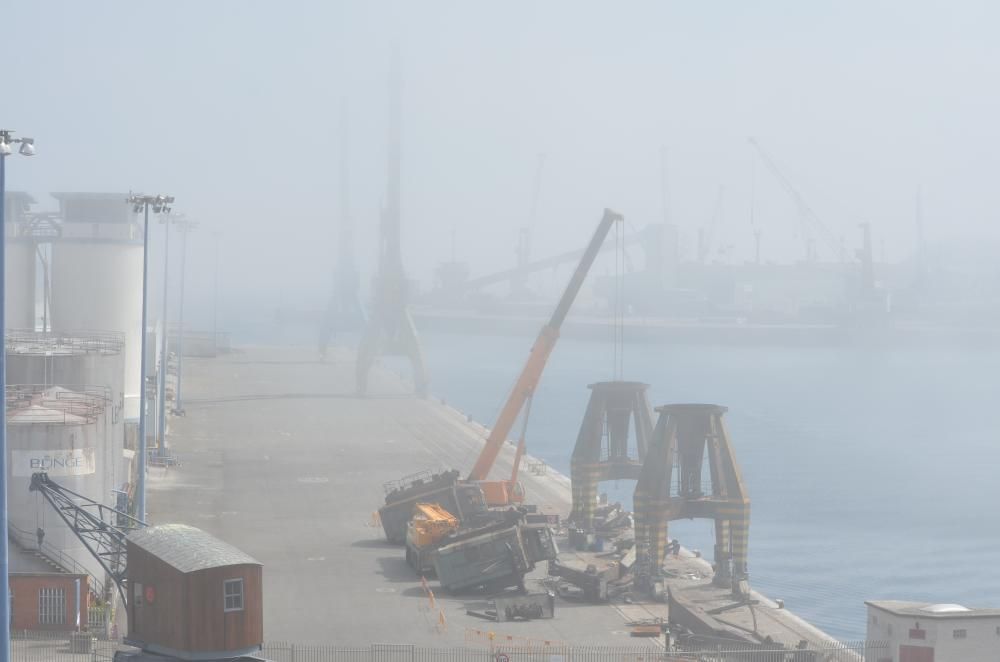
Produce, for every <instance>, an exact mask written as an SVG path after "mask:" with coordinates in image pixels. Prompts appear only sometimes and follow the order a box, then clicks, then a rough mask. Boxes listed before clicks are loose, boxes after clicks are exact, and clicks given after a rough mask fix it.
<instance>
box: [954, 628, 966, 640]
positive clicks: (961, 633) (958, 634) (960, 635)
mask: <svg viewBox="0 0 1000 662" xmlns="http://www.w3.org/2000/svg"><path fill="white" fill-rule="evenodd" d="M968 635H969V633H968V632H966V631H965V630H952V631H951V636H952V638H953V639H965V638H966V637H967V636H968Z"/></svg>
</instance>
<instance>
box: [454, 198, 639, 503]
mask: <svg viewBox="0 0 1000 662" xmlns="http://www.w3.org/2000/svg"><path fill="white" fill-rule="evenodd" d="M621 220H622V215H621V214H618V213H616V212H613V211H611V210H610V209H605V210H604V216H603V217H602V218H601V222H600V223H599V224H598V225H597V230H596V231H595V232H594V236H593V237H591V239H590V243H589V244H587V248H586V250H584V252H583V256H582V257H581V258H580V262H579V264H577V266H576V271H574V272H573V277H572V278H570V281H569V284H568V285H566V290H565V291H564V292H563V294H562V298H560V299H559V304H558V305H557V306H556V309H555V312H553V313H552V318H551V319H550V320H549V322H548V324H546V325H545V326H543V327H542V330H541V332H540V333H539V334H538V338H537V339H536V340H535V344H534V345H532V347H531V352H530V353H529V354H528V360H527V362H526V363H525V364H524V368H523V369H522V370H521V375H520V377H518V379H517V382H516V383H515V384H514V388H513V389H512V390H511V392H510V395H509V396H507V401H506V402H505V403H504V406H503V409H501V410H500V415H499V416H498V417H497V421H496V423H495V424H494V425H493V428H492V429H491V430H490V434H489V436H488V437H487V438H486V445H485V446H484V447H483V450H482V452H481V453H480V454H479V458H478V459H477V460H476V464H475V466H474V467H473V468H472V471H471V472H469V475H468V477H467V478H466V480H467V481H469V482H477V483H478V484H479V485H480V487H481V488H482V490H483V495H484V496H485V497H486V503H487V504H488V505H490V506H508V505H511V504H517V503H523V502H524V489H523V488H522V487H521V485H520V484H519V483H518V482H517V472H518V469H519V468H520V464H521V457H522V456H523V455H524V448H525V442H524V435H525V431H526V428H527V415H528V413H529V412H530V410H531V404H530V403H531V398H532V396H533V395H534V394H535V388H536V387H537V386H538V380H539V379H540V378H541V376H542V372H543V371H544V370H545V364H546V363H548V360H549V355H551V354H552V350H553V349H554V348H555V346H556V342H557V341H558V340H559V329H560V327H561V326H562V323H563V321H564V320H565V319H566V315H567V314H568V313H569V309H570V307H571V306H572V305H573V301H574V300H575V299H576V295H577V294H578V293H579V292H580V287H581V286H582V285H583V281H584V279H585V278H586V277H587V272H588V271H590V267H591V265H593V264H594V260H595V258H596V257H597V253H598V252H599V251H600V249H601V244H603V243H604V239H605V238H606V237H607V236H608V232H610V231H611V226H612V225H614V224H615V223H617V222H620V221H621ZM525 405H527V408H528V409H527V411H526V412H525V420H524V427H523V428H522V430H521V438H520V439H519V440H518V444H517V452H516V454H515V455H514V469H513V471H512V472H511V476H510V478H509V479H507V480H494V481H491V480H486V477H487V476H488V475H489V473H490V469H492V468H493V463H494V462H496V459H497V455H499V454H500V449H501V448H503V444H504V442H505V441H506V440H507V435H509V434H510V431H511V429H512V428H513V427H514V423H515V422H516V421H517V417H518V415H519V414H520V413H521V410H522V409H524V408H525Z"/></svg>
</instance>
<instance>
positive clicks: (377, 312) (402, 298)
mask: <svg viewBox="0 0 1000 662" xmlns="http://www.w3.org/2000/svg"><path fill="white" fill-rule="evenodd" d="M399 69H400V65H399V52H398V50H397V51H395V52H394V53H393V59H392V71H391V73H390V83H389V159H388V161H389V168H388V184H387V187H388V189H387V191H386V205H385V207H384V208H383V209H382V224H381V228H380V235H379V259H378V272H377V273H376V275H375V284H374V297H373V301H372V308H371V314H370V315H369V317H368V321H367V323H366V324H365V328H364V331H363V332H362V334H361V342H360V343H359V344H358V358H357V366H356V375H355V377H356V380H357V390H358V393H359V394H362V395H363V394H364V393H366V392H367V391H368V373H369V371H370V370H371V367H372V364H373V363H374V362H375V358H376V357H377V356H380V355H401V356H406V357H409V359H410V363H411V364H412V365H413V386H414V390H415V391H416V393H417V395H419V396H421V397H423V396H426V395H427V367H426V364H425V363H424V354H423V350H422V349H421V347H420V340H419V339H418V338H417V327H416V326H415V325H414V324H413V317H411V316H410V309H409V302H410V291H409V290H410V281H409V280H408V279H407V277H406V273H405V271H404V270H403V257H402V252H401V249H400V243H401V242H400V230H399V227H400V143H401V140H400V124H401V122H400V96H401V92H400V88H401V87H402V84H401V80H400V71H399Z"/></svg>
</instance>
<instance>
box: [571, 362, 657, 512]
mask: <svg viewBox="0 0 1000 662" xmlns="http://www.w3.org/2000/svg"><path fill="white" fill-rule="evenodd" d="M587 388H589V389H590V401H589V402H588V403H587V411H586V413H585V414H584V416H583V423H582V424H581V425H580V433H579V435H577V438H576V446H575V447H574V448H573V457H572V459H571V461H570V478H571V480H572V484H573V511H572V513H571V514H570V519H571V520H572V521H573V523H574V524H575V525H576V526H578V527H580V528H583V529H590V528H591V527H592V526H593V524H594V509H595V507H596V505H597V486H598V483H600V482H602V481H606V480H637V479H638V478H639V473H640V471H641V470H642V463H643V460H644V459H645V457H646V449H647V448H648V447H649V442H650V439H651V438H652V436H653V414H652V408H651V407H650V405H649V398H648V397H647V396H646V390H647V389H648V388H649V384H643V383H642V382H624V381H612V382H597V383H596V384H590V385H588V387H587ZM632 439H634V442H632V443H630V441H631V440H632Z"/></svg>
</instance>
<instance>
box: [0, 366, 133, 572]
mask: <svg viewBox="0 0 1000 662" xmlns="http://www.w3.org/2000/svg"><path fill="white" fill-rule="evenodd" d="M108 396H109V394H108V391H107V389H104V388H99V387H90V386H79V387H73V388H72V389H67V388H63V387H44V386H25V385H12V386H8V387H7V448H8V458H7V467H8V475H7V505H8V517H9V524H10V533H11V535H12V536H13V537H14V538H15V539H16V541H17V542H18V544H20V545H22V546H24V547H26V548H29V549H34V548H35V547H36V544H37V537H36V532H37V531H38V530H39V529H42V530H43V531H44V532H45V535H44V544H43V546H42V551H43V553H45V554H46V555H47V556H49V557H50V558H53V560H54V561H56V562H57V563H60V565H62V566H63V567H67V566H70V567H68V568H67V569H75V567H76V566H82V567H83V568H85V569H86V570H87V571H88V572H90V574H92V575H94V576H95V577H96V578H98V579H100V580H101V581H102V582H103V581H104V573H103V570H102V569H101V567H100V564H99V563H98V562H97V561H96V560H95V559H94V558H93V557H92V556H91V555H90V552H88V551H87V549H86V548H85V547H84V546H83V544H82V543H81V542H80V540H79V539H78V538H77V537H76V535H75V534H74V533H73V532H72V531H71V530H70V529H69V527H67V526H66V525H65V523H63V521H62V520H61V519H60V518H59V516H58V515H57V514H56V513H55V512H54V511H52V509H51V507H50V506H49V505H48V504H47V503H45V502H44V500H43V498H42V497H41V496H40V495H38V494H37V493H35V492H30V491H29V489H28V487H29V485H30V483H31V476H32V474H34V473H37V472H46V473H48V474H49V475H50V476H51V477H52V478H53V480H55V481H56V482H57V483H59V484H60V485H62V486H64V487H66V488H68V489H70V490H72V491H74V492H77V493H78V494H81V495H83V496H85V497H87V498H89V499H92V500H94V501H97V502H99V503H104V504H108V505H113V504H114V501H113V498H112V496H111V495H110V494H108V495H106V494H104V486H103V482H104V472H103V470H102V467H103V466H106V465H107V462H108V458H107V455H108V453H109V452H110V444H109V425H108V423H109V417H110V411H109V409H110V408H109V404H110V403H109V402H108Z"/></svg>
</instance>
